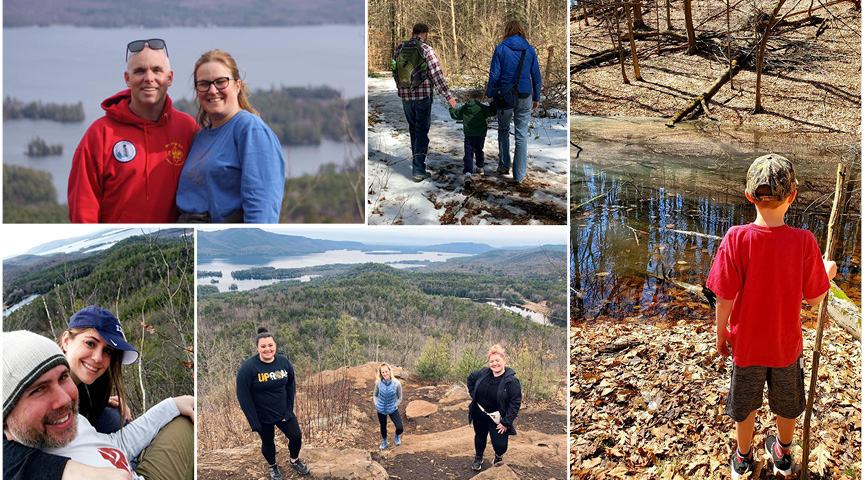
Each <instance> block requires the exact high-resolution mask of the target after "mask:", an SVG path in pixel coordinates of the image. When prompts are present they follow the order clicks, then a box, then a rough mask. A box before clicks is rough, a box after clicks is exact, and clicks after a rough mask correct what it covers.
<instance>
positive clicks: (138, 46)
mask: <svg viewBox="0 0 864 480" xmlns="http://www.w3.org/2000/svg"><path fill="white" fill-rule="evenodd" d="M145 46H149V47H150V48H151V49H153V50H165V56H168V45H166V44H165V40H162V39H161V38H151V39H150V40H134V41H131V42H129V45H126V61H127V62H128V61H129V52H132V53H137V52H140V51H141V50H144V47H145Z"/></svg>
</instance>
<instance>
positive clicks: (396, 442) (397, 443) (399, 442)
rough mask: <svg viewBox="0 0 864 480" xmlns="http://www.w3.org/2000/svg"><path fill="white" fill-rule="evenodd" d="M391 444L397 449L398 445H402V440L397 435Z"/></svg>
mask: <svg viewBox="0 0 864 480" xmlns="http://www.w3.org/2000/svg"><path fill="white" fill-rule="evenodd" d="M393 444H394V445H396V446H397V447H398V446H399V445H402V438H401V437H400V436H399V435H396V436H395V437H394V438H393Z"/></svg>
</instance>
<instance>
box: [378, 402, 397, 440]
mask: <svg viewBox="0 0 864 480" xmlns="http://www.w3.org/2000/svg"><path fill="white" fill-rule="evenodd" d="M390 420H393V426H394V427H396V435H402V432H403V430H402V417H401V416H399V410H398V409H396V410H394V411H393V413H391V414H390ZM378 423H380V424H381V438H383V439H385V440H386V439H387V415H384V414H383V413H381V412H378Z"/></svg>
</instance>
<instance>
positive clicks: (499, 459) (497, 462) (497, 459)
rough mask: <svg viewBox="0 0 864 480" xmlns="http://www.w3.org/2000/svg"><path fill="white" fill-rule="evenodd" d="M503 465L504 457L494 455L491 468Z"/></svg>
mask: <svg viewBox="0 0 864 480" xmlns="http://www.w3.org/2000/svg"><path fill="white" fill-rule="evenodd" d="M503 463H504V455H495V458H494V459H492V466H493V467H497V466H498V465H502V464H503Z"/></svg>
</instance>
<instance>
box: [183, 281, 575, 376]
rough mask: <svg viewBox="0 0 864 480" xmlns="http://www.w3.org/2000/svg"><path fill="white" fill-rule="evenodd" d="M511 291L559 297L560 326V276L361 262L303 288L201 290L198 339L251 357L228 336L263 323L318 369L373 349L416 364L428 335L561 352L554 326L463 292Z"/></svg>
mask: <svg viewBox="0 0 864 480" xmlns="http://www.w3.org/2000/svg"><path fill="white" fill-rule="evenodd" d="M508 295H509V296H511V297H513V298H514V299H519V298H531V299H533V300H532V301H536V302H538V303H539V302H540V301H544V300H545V301H547V302H549V303H550V304H553V303H554V304H555V305H557V306H558V308H557V310H558V313H559V314H560V315H561V318H560V322H561V323H562V324H563V318H564V316H565V312H566V286H565V284H564V281H563V280H562V281H560V282H548V281H539V280H538V281H534V282H529V281H523V280H520V279H515V278H509V277H505V278H502V277H489V276H481V275H473V274H456V273H446V272H442V273H434V274H428V273H426V274H424V273H420V272H417V273H415V272H410V271H404V270H397V269H394V268H392V267H388V266H386V265H382V264H364V265H360V266H358V267H355V268H354V269H352V270H350V271H348V272H345V273H341V274H338V275H334V276H332V277H327V278H322V279H316V280H312V281H310V282H308V283H304V284H299V285H298V284H296V283H277V284H273V285H270V286H267V287H263V288H259V289H255V290H249V291H245V292H229V293H219V294H203V295H202V294H200V292H199V304H198V314H199V319H198V325H199V335H200V334H201V333H203V332H207V337H210V338H211V339H212V340H211V341H212V342H215V343H220V344H221V343H223V342H224V343H226V344H227V345H224V346H223V347H220V348H221V349H225V348H227V349H231V350H233V349H235V348H236V349H237V350H238V352H236V353H235V354H234V355H233V356H235V357H236V358H237V359H238V360H239V359H241V358H245V357H244V356H248V355H249V354H251V351H250V345H251V343H250V345H246V344H245V342H240V344H239V345H237V346H236V347H231V346H229V345H231V344H236V343H237V342H235V341H234V340H230V341H229V339H237V338H240V339H242V338H244V337H249V338H253V337H254V332H255V329H256V328H257V327H258V326H260V325H265V326H268V328H269V329H270V330H271V331H272V332H274V335H275V336H276V337H277V342H278V343H279V344H280V345H281V347H280V348H281V349H282V350H283V351H288V352H290V354H291V355H292V358H295V359H297V361H298V362H301V363H304V362H305V363H306V364H307V365H308V366H309V367H310V368H313V369H318V370H320V369H323V368H336V367H339V366H343V365H350V364H354V363H356V362H360V361H365V360H366V359H368V358H375V355H376V354H377V355H380V356H388V357H390V358H397V359H398V360H399V362H400V364H403V365H406V366H413V365H414V363H415V362H416V361H417V358H418V357H419V354H420V351H419V348H420V347H422V345H423V344H424V343H425V342H426V340H427V339H429V338H444V337H448V338H450V339H451V341H452V342H453V344H452V346H451V347H452V349H453V351H454V357H457V358H458V356H459V353H460V352H461V351H462V350H464V349H465V348H466V345H468V344H471V345H474V344H476V343H478V342H480V343H485V342H489V341H491V342H493V343H495V342H505V343H510V344H517V343H519V342H520V341H526V342H528V341H531V340H532V339H538V338H543V339H545V340H544V341H543V342H540V343H543V345H544V348H550V349H552V350H553V351H556V353H560V352H557V348H556V347H554V346H555V345H558V346H560V350H561V352H563V351H564V344H565V343H564V342H565V340H564V335H563V334H562V333H561V331H560V330H559V329H558V328H557V327H543V326H541V325H538V324H535V323H533V322H531V321H530V320H527V319H526V318H525V317H522V316H520V315H517V314H514V313H510V312H507V311H501V310H497V309H495V308H494V307H493V306H491V305H487V304H485V303H477V302H473V301H471V300H470V299H469V298H459V297H460V296H465V297H471V298H483V297H506V296H508ZM562 309H563V310H562ZM556 323H559V322H556ZM559 337H560V338H559ZM250 342H251V340H250ZM538 342H539V340H538ZM559 344H560V345H559ZM490 345H491V343H490ZM240 352H242V353H240ZM376 352H377V353H376ZM205 358H206V355H205ZM202 362H206V360H202ZM203 368H205V369H206V367H203Z"/></svg>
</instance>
